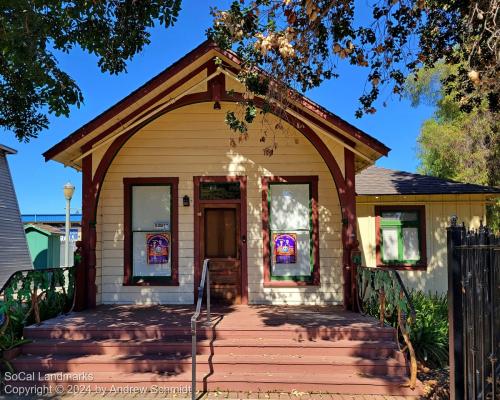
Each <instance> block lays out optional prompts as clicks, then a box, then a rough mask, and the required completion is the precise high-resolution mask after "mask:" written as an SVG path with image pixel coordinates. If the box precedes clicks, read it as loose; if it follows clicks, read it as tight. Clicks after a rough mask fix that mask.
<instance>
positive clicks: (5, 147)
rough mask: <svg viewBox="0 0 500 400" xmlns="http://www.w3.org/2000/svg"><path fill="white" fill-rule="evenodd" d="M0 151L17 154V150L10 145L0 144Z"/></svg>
mask: <svg viewBox="0 0 500 400" xmlns="http://www.w3.org/2000/svg"><path fill="white" fill-rule="evenodd" d="M0 151H1V152H3V153H7V154H17V150H14V149H13V148H11V147H7V146H5V145H4V144H0Z"/></svg>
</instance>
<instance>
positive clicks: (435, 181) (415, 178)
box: [356, 166, 500, 195]
mask: <svg viewBox="0 0 500 400" xmlns="http://www.w3.org/2000/svg"><path fill="white" fill-rule="evenodd" d="M481 193H483V194H489V193H491V194H493V193H500V188H497V187H491V186H482V185H474V184H471V183H461V182H455V181H451V180H447V179H441V178H436V177H434V176H428V175H420V174H415V173H411V172H404V171H395V170H392V169H387V168H381V167H375V166H371V167H368V168H367V169H365V170H364V171H362V172H361V173H359V174H357V175H356V194H358V195H394V194H401V195H418V194H481Z"/></svg>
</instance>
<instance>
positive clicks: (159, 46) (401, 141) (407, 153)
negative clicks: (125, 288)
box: [0, 0, 433, 213]
mask: <svg viewBox="0 0 500 400" xmlns="http://www.w3.org/2000/svg"><path fill="white" fill-rule="evenodd" d="M209 3H212V4H214V3H215V2H213V1H211V2H208V1H199V0H196V1H194V0H184V4H183V10H182V12H181V14H180V17H179V21H178V22H177V24H176V25H175V26H174V27H173V28H169V29H167V30H165V29H164V28H155V29H154V30H153V32H152V38H151V40H152V43H151V44H150V45H149V46H147V47H146V48H145V49H144V51H143V52H142V53H141V54H139V55H137V56H136V57H135V58H134V59H133V60H132V61H131V62H130V63H129V64H128V71H127V73H123V74H120V75H118V76H111V75H109V74H102V73H101V72H100V70H99V69H98V67H97V60H96V58H95V57H94V56H91V55H88V54H86V53H83V52H81V51H80V50H75V51H73V52H71V53H70V54H69V55H60V56H59V57H58V60H59V62H60V64H61V66H62V68H63V69H64V70H65V71H67V72H68V73H69V74H70V75H71V76H72V77H73V78H74V79H75V80H76V82H77V83H78V84H79V86H80V88H81V89H82V91H83V94H84V97H85V103H84V105H83V106H82V107H81V108H80V109H76V108H75V109H73V110H72V112H71V115H70V117H69V118H64V117H61V118H56V117H51V124H50V127H49V129H48V130H46V131H44V132H42V133H41V134H40V136H39V138H38V139H35V140H32V141H31V142H30V143H27V144H24V143H19V142H18V141H17V140H16V139H15V138H14V135H13V134H11V133H10V132H0V143H2V144H5V145H7V146H10V147H13V148H15V149H17V150H18V154H16V155H13V156H10V157H9V165H10V168H11V172H12V176H13V179H14V185H15V188H16V192H17V197H18V200H19V206H20V208H21V212H22V213H62V212H64V206H65V203H64V197H63V195H62V187H63V185H64V184H65V183H66V182H67V181H71V182H73V183H74V184H75V186H76V188H77V191H76V193H75V196H74V201H73V203H72V209H74V210H80V209H81V174H80V173H77V172H76V171H74V170H72V169H70V168H65V167H63V166H62V165H61V164H59V163H56V162H54V161H50V162H48V163H45V161H44V160H43V157H42V153H43V152H44V151H46V150H47V149H48V148H50V147H51V146H53V145H54V144H56V143H58V142H59V141H60V140H62V139H63V138H64V137H66V136H67V135H68V134H70V133H71V132H73V131H74V130H75V129H78V128H79V127H80V126H82V125H83V124H84V123H86V122H87V121H89V120H90V119H92V118H94V117H95V116H96V115H98V114H99V113H101V112H102V111H104V110H106V109H107V108H108V107H110V106H112V105H113V104H115V103H116V102H117V101H119V100H120V99H122V98H123V97H125V96H126V95H128V94H129V93H130V92H132V91H133V90H134V89H136V88H137V87H138V86H140V85H141V84H143V83H144V82H146V81H147V80H149V79H150V78H152V77H153V76H155V75H156V74H158V73H159V72H160V71H162V70H163V69H165V68H166V67H168V66H169V65H170V64H171V63H173V62H174V61H176V60H177V59H179V58H180V57H182V56H183V55H184V54H186V53H187V52H188V51H190V50H192V49H193V48H194V47H195V46H197V45H198V44H199V43H201V42H202V41H203V40H205V29H206V28H207V27H208V26H209V25H210V22H211V19H210V15H209ZM222 3H224V2H217V4H219V5H220V4H222ZM339 72H340V75H341V77H340V78H339V79H337V80H333V81H329V82H325V83H324V84H323V85H322V86H321V87H320V88H317V89H315V90H313V91H311V92H309V93H307V95H308V96H309V97H311V98H312V99H313V100H314V101H316V102H317V103H319V104H321V105H322V106H324V107H326V108H328V109H329V110H331V111H333V112H334V113H336V114H337V115H339V116H340V117H342V118H344V119H345V120H347V121H349V122H351V123H352V124H354V125H356V126H357V127H359V128H360V129H362V130H364V131H365V132H367V133H369V134H370V135H372V136H374V137H376V138H377V139H378V140H380V141H382V142H383V143H385V144H386V145H387V146H389V147H390V148H391V149H392V151H391V152H390V154H389V157H386V158H382V159H381V160H379V162H377V165H379V166H384V167H387V168H393V169H399V170H406V171H415V168H416V167H417V165H418V161H417V159H416V138H417V136H418V133H419V129H420V126H421V124H422V122H423V121H424V120H425V119H427V118H429V117H430V116H431V115H432V112H433V110H432V108H430V107H425V106H421V107H419V108H412V107H410V104H409V102H408V101H399V100H398V99H396V98H388V99H387V107H386V108H383V107H381V104H380V103H379V104H378V106H379V107H377V108H378V112H377V113H376V114H375V115H369V116H365V117H363V118H361V119H356V118H355V117H354V112H355V110H356V108H357V106H358V97H359V96H360V94H361V93H362V90H363V87H364V85H365V79H364V71H363V70H361V69H359V68H357V67H352V66H349V65H341V66H340V70H339ZM384 100H385V99H384Z"/></svg>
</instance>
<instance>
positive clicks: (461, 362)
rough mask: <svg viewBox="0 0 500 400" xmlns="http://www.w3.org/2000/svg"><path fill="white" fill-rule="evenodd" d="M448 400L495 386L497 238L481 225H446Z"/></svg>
mask: <svg viewBox="0 0 500 400" xmlns="http://www.w3.org/2000/svg"><path fill="white" fill-rule="evenodd" d="M448 288H449V289H448V303H449V304H448V307H449V321H450V389H451V399H452V400H454V399H456V400H459V399H460V400H461V399H467V400H479V399H485V400H486V399H497V396H499V393H498V385H500V363H499V357H500V348H499V346H500V237H499V236H495V235H494V234H493V233H491V232H490V231H489V229H488V228H487V227H485V226H483V225H482V224H481V226H480V228H479V229H478V230H475V231H468V230H466V229H465V226H458V225H457V220H456V218H452V222H451V226H450V227H449V228H448Z"/></svg>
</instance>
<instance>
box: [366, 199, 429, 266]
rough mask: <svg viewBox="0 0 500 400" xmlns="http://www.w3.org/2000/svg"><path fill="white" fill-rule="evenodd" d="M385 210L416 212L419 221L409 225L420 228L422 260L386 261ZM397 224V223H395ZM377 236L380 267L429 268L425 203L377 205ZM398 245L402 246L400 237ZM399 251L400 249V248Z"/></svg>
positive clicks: (377, 257) (377, 258)
mask: <svg viewBox="0 0 500 400" xmlns="http://www.w3.org/2000/svg"><path fill="white" fill-rule="evenodd" d="M385 212H416V213H417V217H418V222H417V223H415V222H411V223H409V224H408V225H410V226H413V227H415V226H416V227H417V228H418V242H419V243H418V244H419V252H420V260H418V261H415V262H405V261H394V262H384V261H383V259H382V247H383V244H382V243H383V242H382V228H383V224H382V213H385ZM394 226H396V224H395V225H394ZM375 237H376V247H375V249H376V261H377V267H378V268H385V269H395V270H408V271H425V270H427V230H426V223H425V206H424V205H394V206H392V205H391V206H375ZM398 247H400V243H399V238H398ZM398 251H399V250H398Z"/></svg>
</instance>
